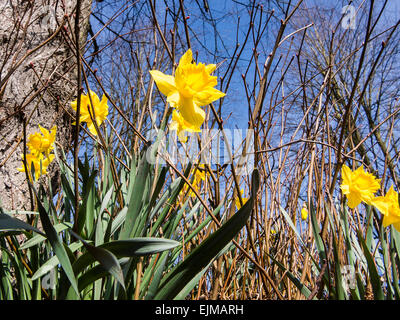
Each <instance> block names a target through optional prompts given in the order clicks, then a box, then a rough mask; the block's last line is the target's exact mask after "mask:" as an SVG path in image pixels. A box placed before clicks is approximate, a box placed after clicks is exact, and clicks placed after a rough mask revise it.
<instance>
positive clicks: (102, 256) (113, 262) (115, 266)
mask: <svg viewBox="0 0 400 320" xmlns="http://www.w3.org/2000/svg"><path fill="white" fill-rule="evenodd" d="M69 231H70V232H71V233H72V235H73V236H74V237H76V238H77V239H79V240H80V241H81V242H82V243H83V245H84V246H85V248H86V249H87V251H88V252H89V253H90V254H91V255H92V257H93V258H94V259H96V260H97V261H98V262H99V263H100V264H101V265H102V266H103V268H104V269H105V270H106V271H107V272H109V273H110V274H111V275H113V276H114V278H115V279H116V280H117V281H118V282H119V283H120V284H121V286H122V287H123V289H124V290H125V281H124V275H123V274H122V269H121V266H120V264H119V263H118V259H117V258H116V257H115V256H114V254H112V253H111V252H110V251H108V250H107V249H104V248H101V247H95V246H92V245H91V244H89V243H87V242H86V241H85V240H84V239H82V238H81V237H80V236H79V235H77V234H76V233H75V232H73V231H72V230H69Z"/></svg>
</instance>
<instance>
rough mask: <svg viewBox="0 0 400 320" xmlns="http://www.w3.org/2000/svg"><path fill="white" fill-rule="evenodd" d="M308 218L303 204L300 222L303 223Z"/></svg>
mask: <svg viewBox="0 0 400 320" xmlns="http://www.w3.org/2000/svg"><path fill="white" fill-rule="evenodd" d="M307 218H308V210H307V207H306V205H305V204H303V207H302V208H301V220H303V221H305V220H307Z"/></svg>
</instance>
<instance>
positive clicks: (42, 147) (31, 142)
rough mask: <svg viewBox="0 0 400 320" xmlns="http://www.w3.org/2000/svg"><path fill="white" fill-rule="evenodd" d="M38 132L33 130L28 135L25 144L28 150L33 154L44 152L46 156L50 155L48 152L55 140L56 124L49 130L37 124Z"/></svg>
mask: <svg viewBox="0 0 400 320" xmlns="http://www.w3.org/2000/svg"><path fill="white" fill-rule="evenodd" d="M39 129H40V132H41V133H40V132H35V133H33V134H31V135H29V137H28V142H27V143H26V146H27V147H28V148H29V150H30V152H31V153H32V154H35V155H39V153H44V154H46V156H49V155H50V152H51V151H52V150H53V148H54V141H55V140H56V133H57V126H54V127H53V128H52V129H51V131H50V132H49V130H47V129H46V128H43V127H42V126H41V125H39Z"/></svg>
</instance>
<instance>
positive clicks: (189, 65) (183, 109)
mask: <svg viewBox="0 0 400 320" xmlns="http://www.w3.org/2000/svg"><path fill="white" fill-rule="evenodd" d="M215 68H216V65H215V64H208V65H205V64H203V63H198V64H196V63H193V55H192V50H190V49H189V50H188V51H186V53H185V54H184V55H183V56H182V57H181V59H180V60H179V65H178V67H177V69H176V71H175V77H174V76H172V75H166V74H164V73H162V72H161V71H158V70H151V71H150V74H151V76H152V77H153V79H154V81H155V82H156V84H157V87H158V89H159V90H160V91H161V93H163V94H165V95H166V96H167V101H168V103H170V105H171V106H172V107H174V108H177V109H178V111H179V112H180V115H181V116H182V117H183V119H184V120H185V121H186V122H187V123H189V124H190V126H191V127H192V128H194V130H200V127H201V125H202V124H203V122H204V119H205V112H204V110H203V109H202V108H200V107H202V106H205V105H208V104H210V103H211V102H213V101H215V100H218V99H219V98H222V97H223V96H225V93H223V92H221V91H219V90H217V89H215V88H214V87H215V86H216V85H217V83H218V81H217V77H216V76H211V73H212V72H213V71H214V70H215Z"/></svg>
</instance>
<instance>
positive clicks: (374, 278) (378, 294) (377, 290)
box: [357, 230, 385, 300]
mask: <svg viewBox="0 0 400 320" xmlns="http://www.w3.org/2000/svg"><path fill="white" fill-rule="evenodd" d="M357 235H358V240H359V241H360V243H361V246H362V248H363V251H364V255H365V258H366V259H367V264H368V270H369V274H370V279H371V284H372V290H373V292H374V298H375V300H384V299H385V296H384V294H383V290H382V284H381V280H380V277H379V274H378V271H377V269H376V266H375V263H374V259H373V258H372V255H371V252H370V251H369V249H368V246H367V244H366V243H365V241H364V239H363V237H362V234H361V233H360V231H359V230H357Z"/></svg>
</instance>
